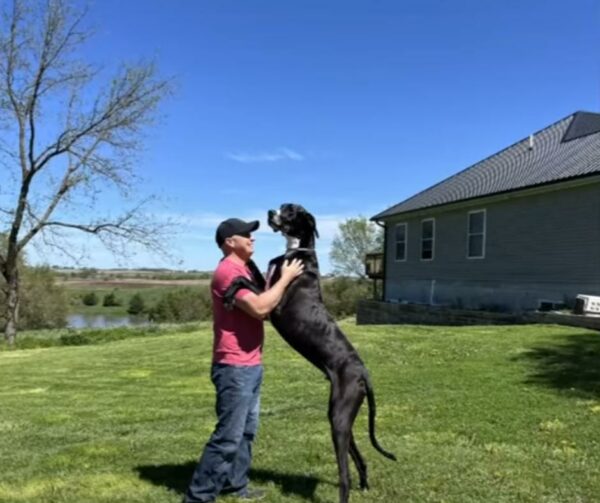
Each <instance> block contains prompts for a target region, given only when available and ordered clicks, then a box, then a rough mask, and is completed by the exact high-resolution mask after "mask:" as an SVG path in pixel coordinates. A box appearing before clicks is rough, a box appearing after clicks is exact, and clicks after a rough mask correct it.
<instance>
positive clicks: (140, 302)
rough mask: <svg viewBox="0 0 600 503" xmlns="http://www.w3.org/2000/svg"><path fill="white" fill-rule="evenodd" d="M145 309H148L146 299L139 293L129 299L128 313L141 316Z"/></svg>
mask: <svg viewBox="0 0 600 503" xmlns="http://www.w3.org/2000/svg"><path fill="white" fill-rule="evenodd" d="M144 309H146V305H145V302H144V298H143V297H142V296H141V295H140V294H139V293H136V294H134V295H132V297H131V298H130V299H129V308H128V309H127V312H128V313H129V314H141V313H143V312H144Z"/></svg>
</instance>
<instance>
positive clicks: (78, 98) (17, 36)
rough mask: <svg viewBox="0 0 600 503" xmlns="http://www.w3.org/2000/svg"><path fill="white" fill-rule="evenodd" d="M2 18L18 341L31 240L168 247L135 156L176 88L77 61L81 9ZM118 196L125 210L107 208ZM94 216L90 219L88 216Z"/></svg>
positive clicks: (138, 72) (7, 252)
mask: <svg viewBox="0 0 600 503" xmlns="http://www.w3.org/2000/svg"><path fill="white" fill-rule="evenodd" d="M3 3H4V7H3V12H2V13H1V15H2V18H1V20H0V171H1V172H2V173H3V174H2V176H1V178H0V233H5V234H6V236H7V239H6V241H7V242H6V246H5V247H4V248H2V249H0V272H1V274H2V276H3V278H4V280H5V281H4V283H5V284H4V285H3V287H4V295H5V300H6V310H5V313H3V315H4V318H5V328H4V334H5V338H6V340H7V341H8V343H9V344H13V343H14V340H15V337H16V332H17V322H18V314H19V267H18V263H19V256H20V254H21V253H23V251H24V249H25V248H26V247H27V246H28V245H29V244H30V243H31V242H32V240H34V238H36V239H35V240H34V241H37V242H44V243H45V244H47V245H50V246H54V247H57V248H59V249H61V250H63V251H64V252H66V253H69V250H70V249H71V247H70V245H69V244H68V242H66V241H65V240H66V238H68V237H69V236H70V235H71V234H72V233H71V231H72V230H77V231H82V232H85V233H89V234H90V235H93V236H95V237H97V238H99V240H100V241H101V242H102V244H104V245H105V246H106V247H108V248H109V249H110V250H112V251H116V252H118V253H120V252H121V251H122V250H123V247H124V246H129V245H132V244H137V245H142V246H144V247H146V248H149V249H151V250H154V251H160V250H161V249H163V250H164V248H163V245H162V243H164V240H163V237H164V231H165V230H166V228H165V227H164V224H161V223H157V222H155V221H153V220H152V219H150V218H148V216H147V215H145V214H144V212H145V211H146V209H147V208H148V203H149V202H150V200H151V198H145V199H136V198H135V196H132V194H133V193H134V192H135V190H134V189H135V188H136V183H137V182H136V176H135V173H134V169H133V167H134V163H135V154H136V153H137V152H139V149H140V148H141V146H142V143H141V141H142V139H143V138H142V133H143V131H144V129H145V127H146V126H148V125H150V124H151V123H153V122H154V120H155V119H156V112H157V106H158V105H159V103H160V101H161V100H162V99H163V98H164V97H165V96H166V95H168V94H169V93H170V88H171V85H170V82H169V81H168V80H163V79H161V78H160V77H159V76H158V75H157V71H156V68H155V66H154V65H153V64H151V63H139V64H135V65H123V66H122V67H121V69H120V70H118V71H116V74H115V75H114V76H113V77H112V78H111V79H109V80H107V81H106V82H105V84H104V85H102V83H99V82H98V81H99V80H100V75H101V72H100V71H99V70H98V69H96V68H94V67H92V65H89V64H86V63H84V62H83V61H81V60H80V59H79V58H78V54H79V52H78V51H79V50H80V49H81V47H82V44H83V43H84V42H85V41H86V40H87V39H88V37H89V36H90V34H91V32H90V31H89V30H88V29H86V28H84V26H83V22H84V15H85V12H78V11H76V10H74V9H73V8H72V7H71V6H70V4H69V3H68V0H13V1H12V2H8V1H7V2H3ZM113 192H114V193H116V194H117V195H118V196H120V197H121V198H123V199H124V200H125V201H128V200H129V201H130V202H129V203H128V204H129V205H131V206H130V207H129V208H127V209H126V210H124V211H123V212H122V213H120V214H115V213H114V212H112V211H110V210H101V209H100V208H102V204H100V203H101V202H103V200H102V199H101V196H102V197H103V198H106V194H107V193H108V194H110V195H111V196H112V194H113ZM90 215H91V216H90Z"/></svg>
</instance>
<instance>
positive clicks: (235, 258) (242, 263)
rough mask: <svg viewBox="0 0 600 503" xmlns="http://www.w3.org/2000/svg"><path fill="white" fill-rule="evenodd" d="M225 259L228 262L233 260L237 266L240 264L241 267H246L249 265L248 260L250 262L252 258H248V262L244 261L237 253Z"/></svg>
mask: <svg viewBox="0 0 600 503" xmlns="http://www.w3.org/2000/svg"><path fill="white" fill-rule="evenodd" d="M225 258H226V259H228V260H232V261H233V262H235V263H236V264H240V265H246V264H247V263H248V260H250V258H248V260H244V259H243V258H242V257H240V256H239V255H237V254H236V253H235V252H231V253H230V254H229V255H226V256H225Z"/></svg>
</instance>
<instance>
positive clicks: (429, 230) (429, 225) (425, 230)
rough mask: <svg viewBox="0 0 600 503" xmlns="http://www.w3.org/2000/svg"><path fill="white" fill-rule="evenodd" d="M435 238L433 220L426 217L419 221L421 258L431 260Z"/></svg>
mask: <svg viewBox="0 0 600 503" xmlns="http://www.w3.org/2000/svg"><path fill="white" fill-rule="evenodd" d="M434 240H435V220H434V219H433V218H428V219H427V220H422V221H421V260H433V245H434Z"/></svg>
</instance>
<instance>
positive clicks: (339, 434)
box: [329, 398, 352, 503]
mask: <svg viewBox="0 0 600 503" xmlns="http://www.w3.org/2000/svg"><path fill="white" fill-rule="evenodd" d="M340 405H342V404H341V402H340V401H338V400H336V399H335V398H334V399H332V400H331V401H330V403H329V421H330V423H331V437H332V440H333V446H334V448H335V455H336V458H337V465H338V474H339V483H340V503H348V497H349V495H350V469H349V467H348V453H349V449H350V438H351V436H352V431H351V425H350V421H349V419H350V417H349V415H348V414H347V413H345V412H344V410H343V408H342V407H340Z"/></svg>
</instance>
